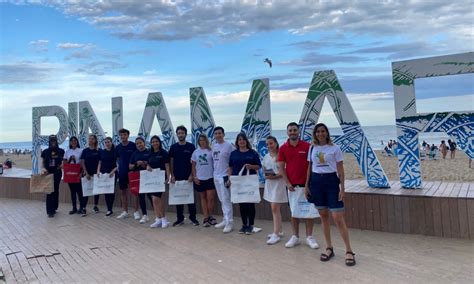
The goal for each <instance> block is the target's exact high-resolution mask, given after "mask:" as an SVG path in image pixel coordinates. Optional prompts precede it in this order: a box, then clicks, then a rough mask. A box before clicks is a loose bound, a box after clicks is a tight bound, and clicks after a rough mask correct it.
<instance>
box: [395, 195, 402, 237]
mask: <svg viewBox="0 0 474 284" xmlns="http://www.w3.org/2000/svg"><path fill="white" fill-rule="evenodd" d="M393 205H394V212H395V233H402V232H403V212H402V210H403V209H402V201H401V197H400V196H394V197H393Z"/></svg>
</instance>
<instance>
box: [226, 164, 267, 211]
mask: <svg viewBox="0 0 474 284" xmlns="http://www.w3.org/2000/svg"><path fill="white" fill-rule="evenodd" d="M244 169H245V166H243V167H242V169H241V170H240V172H239V175H237V176H230V177H229V179H230V183H231V185H230V201H231V202H232V203H260V200H261V199H260V183H259V177H258V175H250V174H248V173H247V175H242V174H243V172H244ZM247 172H248V171H247Z"/></svg>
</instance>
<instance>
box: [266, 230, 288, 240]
mask: <svg viewBox="0 0 474 284" xmlns="http://www.w3.org/2000/svg"><path fill="white" fill-rule="evenodd" d="M272 235H273V233H271V234H268V235H267V239H269V238H271V237H272ZM278 236H279V237H280V238H281V237H283V236H285V234H284V233H283V232H279V233H278Z"/></svg>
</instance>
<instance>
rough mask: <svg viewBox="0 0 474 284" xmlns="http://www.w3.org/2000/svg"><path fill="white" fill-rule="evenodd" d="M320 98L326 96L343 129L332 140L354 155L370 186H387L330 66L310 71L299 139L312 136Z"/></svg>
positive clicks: (385, 178) (386, 180) (373, 153)
mask: <svg viewBox="0 0 474 284" xmlns="http://www.w3.org/2000/svg"><path fill="white" fill-rule="evenodd" d="M324 98H328V101H329V104H330V105H331V108H332V110H333V111H334V114H335V115H336V117H337V120H338V121H339V124H340V125H341V128H342V131H343V132H344V135H341V136H338V137H336V138H335V139H334V142H335V143H336V144H338V145H339V146H340V147H341V150H342V151H343V152H350V153H352V154H354V155H355V157H356V159H357V162H358V164H359V166H360V169H361V170H362V173H363V174H364V176H365V177H366V179H367V183H368V184H369V186H370V187H381V188H385V187H390V185H389V183H388V179H387V176H386V175H385V172H384V171H383V169H382V167H381V165H380V163H379V161H378V159H377V156H376V155H375V152H374V151H373V150H372V147H370V144H369V141H368V140H367V138H366V136H365V135H364V131H363V130H362V128H361V126H360V124H359V120H358V119H357V116H356V114H355V112H354V109H353V108H352V106H351V104H350V102H349V100H348V99H347V96H346V94H345V93H344V91H343V90H342V87H341V85H340V84H339V81H338V79H337V77H336V74H335V73H334V71H332V70H330V71H320V72H314V75H313V80H312V81H311V86H310V88H309V91H308V96H307V97H306V101H305V104H304V107H303V112H302V114H301V118H300V122H299V125H300V130H301V137H302V139H303V140H305V141H308V142H309V141H311V140H312V135H313V134H312V131H313V128H314V126H315V125H316V123H317V122H318V119H319V115H320V113H321V109H322V107H323V104H324Z"/></svg>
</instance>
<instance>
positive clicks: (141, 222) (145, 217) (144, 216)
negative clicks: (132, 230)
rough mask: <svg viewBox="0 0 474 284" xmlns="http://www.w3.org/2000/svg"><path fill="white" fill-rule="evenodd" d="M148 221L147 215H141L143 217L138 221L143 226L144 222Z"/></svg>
mask: <svg viewBox="0 0 474 284" xmlns="http://www.w3.org/2000/svg"><path fill="white" fill-rule="evenodd" d="M148 221H150V219H149V218H148V216H147V215H143V217H142V218H141V219H140V224H145V223H146V222H148Z"/></svg>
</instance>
